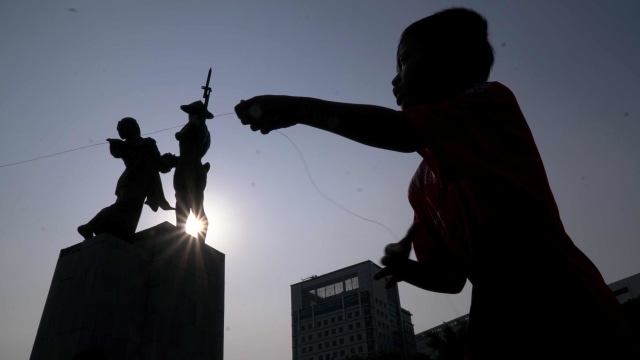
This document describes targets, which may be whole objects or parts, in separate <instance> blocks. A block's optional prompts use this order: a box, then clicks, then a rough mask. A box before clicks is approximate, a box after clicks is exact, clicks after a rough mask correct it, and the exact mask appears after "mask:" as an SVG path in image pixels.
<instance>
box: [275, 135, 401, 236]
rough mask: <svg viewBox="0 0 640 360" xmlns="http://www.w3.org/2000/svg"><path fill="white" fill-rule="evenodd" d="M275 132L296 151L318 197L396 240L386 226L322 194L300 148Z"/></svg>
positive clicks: (288, 138)
mask: <svg viewBox="0 0 640 360" xmlns="http://www.w3.org/2000/svg"><path fill="white" fill-rule="evenodd" d="M276 132H277V133H278V134H280V135H282V136H284V137H285V138H286V139H287V140H289V143H291V145H292V146H293V148H294V149H295V150H296V152H297V153H298V156H299V157H300V160H302V165H303V166H304V170H305V171H306V173H307V177H308V178H309V181H310V182H311V185H313V187H314V189H316V191H317V192H318V194H320V196H322V197H323V198H324V199H325V200H327V201H328V202H330V203H332V204H333V205H334V206H336V207H338V208H340V209H342V210H343V211H345V212H347V213H349V214H351V215H353V216H355V217H357V218H359V219H361V220H364V221H368V222H372V223H374V224H377V225H379V226H381V227H382V228H384V229H385V230H387V232H389V234H391V236H393V238H394V239H398V235H396V234H395V233H394V232H393V231H392V230H391V229H390V228H389V227H388V226H386V225H385V224H383V223H381V222H378V221H375V220H371V219H368V218H366V217H364V216H361V215H358V214H356V213H355V212H353V211H351V210H349V209H347V208H346V207H345V206H344V205H342V204H340V203H339V202H337V201H335V200H333V199H332V198H330V197H329V196H327V195H326V194H325V193H324V192H322V190H320V188H319V187H318V185H317V184H316V182H315V181H314V180H313V176H312V175H311V171H310V170H309V166H308V165H307V161H306V160H305V158H304V155H302V151H300V148H298V146H297V145H296V143H295V142H294V141H293V140H291V138H290V137H288V136H287V135H285V134H284V133H283V132H281V131H279V130H276Z"/></svg>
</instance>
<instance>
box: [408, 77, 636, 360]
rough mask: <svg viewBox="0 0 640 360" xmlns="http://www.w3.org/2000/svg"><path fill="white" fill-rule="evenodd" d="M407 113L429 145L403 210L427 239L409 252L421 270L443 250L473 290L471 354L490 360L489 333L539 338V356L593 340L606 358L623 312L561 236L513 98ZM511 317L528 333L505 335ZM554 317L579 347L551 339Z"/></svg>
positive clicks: (490, 95)
mask: <svg viewBox="0 0 640 360" xmlns="http://www.w3.org/2000/svg"><path fill="white" fill-rule="evenodd" d="M405 114H406V115H407V116H408V117H409V118H410V120H411V121H412V123H413V124H414V126H415V128H416V131H417V132H418V133H419V134H420V136H421V137H422V138H423V139H424V140H425V143H426V144H428V145H427V147H426V148H424V149H421V150H420V151H418V152H419V154H420V155H421V156H422V158H423V160H422V163H421V164H420V166H419V167H418V169H417V171H416V173H415V175H414V177H413V179H412V180H411V184H410V186H409V201H410V203H411V206H412V207H413V209H414V213H415V222H418V223H420V224H422V225H423V227H424V228H426V229H427V230H429V231H426V233H427V234H430V235H428V236H424V237H422V238H418V239H415V240H414V242H413V245H414V251H415V253H416V257H417V259H418V261H419V262H420V261H425V259H426V258H427V254H428V253H429V250H430V249H433V248H434V247H440V248H442V247H444V248H446V249H448V250H449V251H451V252H452V253H453V255H454V258H455V259H456V260H455V261H457V262H459V265H460V266H462V267H463V268H464V270H465V273H466V275H467V278H468V279H469V280H470V281H471V283H472V284H473V290H472V302H471V310H470V323H469V326H470V327H469V331H470V334H469V336H470V340H469V346H470V352H469V353H470V354H471V355H473V356H478V357H479V358H484V356H490V355H491V356H493V357H495V356H496V355H497V353H496V348H495V345H496V344H495V338H493V340H491V339H490V338H489V337H491V336H495V333H494V332H493V331H492V330H495V331H500V335H499V336H498V337H502V338H504V339H505V341H507V342H508V343H510V344H512V345H513V346H514V347H516V348H518V347H529V346H531V343H530V342H531V341H532V338H535V337H536V336H540V333H541V332H545V333H546V334H547V337H548V338H549V340H548V343H546V344H545V345H544V347H545V348H548V349H552V348H553V346H556V345H557V346H565V349H566V351H567V353H571V354H572V355H575V354H576V353H574V352H575V347H576V344H577V343H579V342H581V341H589V339H591V338H592V337H593V336H595V337H596V338H597V337H598V336H600V337H601V338H602V339H601V341H603V342H604V343H603V347H602V349H603V351H605V350H606V348H607V347H609V346H613V343H614V342H615V341H616V340H611V341H612V342H609V343H607V341H608V340H605V339H604V338H605V337H606V336H605V335H603V334H602V331H604V330H603V329H605V328H607V330H606V331H608V333H610V334H612V333H615V334H617V335H615V336H613V335H612V337H613V339H615V338H621V337H622V335H620V334H622V333H623V330H620V332H617V331H616V330H615V329H616V328H622V326H619V323H620V322H622V320H620V314H621V312H620V311H621V309H620V306H619V304H618V303H617V300H616V299H615V297H614V296H613V294H612V293H611V291H610V290H609V288H608V286H607V285H606V283H605V282H604V280H603V278H602V276H601V275H600V272H599V271H598V269H597V268H596V267H595V265H594V264H593V263H592V262H591V261H590V260H589V259H588V258H587V257H586V256H585V255H584V254H583V253H582V252H581V251H580V250H579V249H578V248H577V247H576V246H575V245H574V244H573V242H572V240H571V239H570V238H569V236H568V235H567V234H566V232H565V230H564V227H563V225H562V221H561V219H560V214H559V211H558V207H557V205H556V202H555V199H554V197H553V194H552V191H551V188H550V186H549V183H548V180H547V176H546V172H545V169H544V166H543V163H542V160H541V158H540V155H539V153H538V150H537V147H536V144H535V142H534V139H533V136H532V134H531V131H530V129H529V126H528V125H527V122H526V120H525V118H524V116H523V114H522V112H521V110H520V107H519V105H518V102H517V100H516V98H515V96H514V95H513V93H512V92H511V91H510V90H509V89H508V88H507V87H505V86H504V85H502V84H500V83H497V82H492V83H482V84H479V85H476V86H474V87H472V88H470V89H468V90H467V91H465V92H464V93H462V94H460V95H459V96H457V97H455V98H453V99H451V100H449V101H447V102H445V103H441V104H436V105H422V106H418V107H415V108H411V109H408V110H406V111H405ZM514 316H517V317H518V319H519V320H518V321H519V322H523V323H525V324H526V325H524V326H523V328H524V330H523V329H522V328H521V329H519V330H518V332H516V333H514V334H508V331H509V330H507V329H506V328H505V326H506V327H508V325H506V324H508V323H509V322H510V321H512V319H513V317H514ZM560 318H561V319H562V321H563V323H567V322H569V323H571V326H570V327H569V330H568V331H569V334H571V333H575V334H576V335H575V338H571V336H567V328H566V327H565V328H563V329H562V331H558V332H557V333H554V330H549V324H550V323H553V322H556V321H558V320H559V319H560ZM601 327H602V328H601ZM612 329H613V330H612ZM505 332H507V333H506V334H505ZM595 334H598V335H595ZM485 337H487V338H485ZM527 337H529V338H528V339H527ZM571 339H573V340H575V341H574V342H572V340H571ZM607 339H608V338H607ZM594 341H595V340H594ZM490 344H492V345H490ZM550 344H554V345H553V346H552V345H550ZM618 345H619V344H618ZM592 350H593V351H595V352H596V353H597V349H592ZM560 353H562V352H560Z"/></svg>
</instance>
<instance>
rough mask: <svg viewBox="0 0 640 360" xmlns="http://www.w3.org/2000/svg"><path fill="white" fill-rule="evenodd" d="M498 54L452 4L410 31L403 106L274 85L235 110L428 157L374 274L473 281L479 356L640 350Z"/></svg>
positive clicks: (473, 352)
mask: <svg viewBox="0 0 640 360" xmlns="http://www.w3.org/2000/svg"><path fill="white" fill-rule="evenodd" d="M493 60H494V59H493V49H492V47H491V45H490V44H489V42H488V39H487V23H486V20H485V19H484V18H483V17H482V16H481V15H479V14H477V13H476V12H474V11H472V10H468V9H464V8H452V9H447V10H444V11H441V12H438V13H436V14H433V15H431V16H429V17H426V18H424V19H422V20H420V21H417V22H415V23H414V24H412V25H411V26H409V27H408V28H407V29H406V30H405V31H404V32H403V34H402V36H401V39H400V43H399V46H398V52H397V75H396V76H395V78H394V79H393V81H392V85H393V93H394V95H395V97H396V99H397V104H398V105H399V106H400V107H401V108H402V111H395V110H391V109H387V108H382V107H378V106H371V105H356V104H345V103H335V102H329V101H323V100H318V99H311V98H300V97H289V96H273V95H265V96H258V97H255V98H252V99H250V100H247V101H242V102H241V103H240V104H238V105H237V106H236V113H237V114H238V117H239V118H240V119H241V120H242V122H243V124H249V125H250V126H251V129H252V130H254V131H257V130H260V131H261V132H262V133H265V134H266V133H268V132H270V131H271V130H273V129H278V128H282V127H287V126H291V125H294V124H298V123H300V124H305V125H309V126H313V127H316V128H319V129H323V130H327V131H330V132H333V133H335V134H338V135H342V136H345V137H347V138H349V139H352V140H355V141H358V142H360V143H363V144H366V145H370V146H375V147H378V148H384V149H389V150H395V151H402V152H414V151H417V152H418V153H419V154H420V155H421V156H422V158H423V160H422V163H421V164H420V165H419V167H418V169H417V171H416V173H415V175H414V177H413V179H412V180H411V183H410V186H409V201H410V203H411V206H412V207H413V209H414V213H415V216H414V223H413V225H412V226H411V228H410V229H409V231H408V232H407V235H406V237H405V238H404V239H402V240H401V241H400V242H399V243H397V244H391V245H389V246H387V248H386V250H385V252H386V253H385V256H384V257H383V259H382V263H383V265H385V266H386V267H385V268H384V269H383V270H382V271H381V272H379V273H378V274H376V278H377V279H381V278H385V279H387V280H388V282H387V286H393V285H394V284H395V283H397V282H398V281H406V282H409V283H411V284H413V285H415V286H418V287H420V288H423V289H426V290H430V291H435V292H441V293H458V292H460V291H462V289H463V287H464V286H465V284H466V281H467V279H468V280H469V281H470V282H471V284H472V285H473V288H472V299H471V308H470V312H469V316H470V317H469V323H468V334H469V342H468V344H467V356H468V358H469V359H523V358H530V359H545V358H558V359H592V358H598V359H627V358H629V359H630V358H634V359H640V357H637V356H638V354H637V352H634V351H636V349H634V344H633V343H632V342H631V338H630V332H629V329H628V324H627V322H626V319H625V317H624V315H623V312H622V307H621V306H620V304H619V303H618V301H617V300H616V298H615V296H614V295H613V294H612V292H611V290H610V289H609V288H608V286H607V285H606V283H605V282H604V280H603V278H602V276H601V275H600V273H599V271H598V269H597V268H596V267H595V266H594V264H593V263H592V262H591V261H590V260H589V259H588V258H587V257H586V256H585V255H584V254H583V253H582V252H581V251H580V250H579V249H578V248H577V247H576V246H575V245H574V244H573V242H572V240H571V239H570V238H569V236H568V235H567V234H566V232H565V230H564V228H563V224H562V221H561V219H560V215H559V212H558V208H557V206H556V203H555V200H554V197H553V194H552V192H551V188H550V187H549V183H548V180H547V176H546V173H545V169H544V167H543V163H542V160H541V158H540V155H539V153H538V150H537V147H536V145H535V143H534V140H533V137H532V134H531V131H530V130H529V127H528V125H527V123H526V121H525V118H524V116H523V114H522V112H521V110H520V108H519V106H518V103H517V101H516V98H515V97H514V95H513V94H512V92H511V91H510V90H509V89H508V88H507V87H505V86H504V85H502V84H500V83H498V82H487V79H488V77H489V73H490V70H491V67H492V65H493ZM411 244H412V245H413V249H414V251H415V254H416V258H417V261H414V260H411V259H409V253H410V251H411Z"/></svg>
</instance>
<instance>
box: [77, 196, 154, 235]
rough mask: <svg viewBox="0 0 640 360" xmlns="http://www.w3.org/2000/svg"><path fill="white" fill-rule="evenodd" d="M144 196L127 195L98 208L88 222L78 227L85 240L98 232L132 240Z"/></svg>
mask: <svg viewBox="0 0 640 360" xmlns="http://www.w3.org/2000/svg"><path fill="white" fill-rule="evenodd" d="M143 202H144V196H142V197H140V196H139V197H129V198H127V199H126V200H122V199H118V200H116V202H115V203H114V204H112V205H110V206H107V207H106V208H104V209H102V210H100V212H98V213H97V214H96V216H94V217H93V219H91V220H90V221H89V222H88V223H86V224H84V225H81V226H79V227H78V232H79V233H80V235H82V236H83V237H84V239H85V240H87V239H89V238H91V237H93V236H94V235H98V234H100V233H109V234H111V235H114V236H117V237H119V238H121V239H123V240H126V241H133V237H134V235H135V231H136V227H137V226H138V221H139V220H140V214H141V213H142V206H143Z"/></svg>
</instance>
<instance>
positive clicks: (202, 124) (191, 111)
mask: <svg viewBox="0 0 640 360" xmlns="http://www.w3.org/2000/svg"><path fill="white" fill-rule="evenodd" d="M180 109H182V111H184V112H185V113H187V114H188V116H189V121H188V122H187V124H186V125H185V126H184V127H183V128H182V129H181V130H180V131H178V132H177V133H176V140H178V143H179V149H180V154H179V156H176V155H173V154H170V153H166V154H164V155H163V158H164V159H165V161H166V162H167V163H168V164H169V166H171V167H175V172H174V174H173V187H174V189H175V191H176V226H178V227H180V228H185V226H186V224H187V218H188V216H189V212H191V213H193V215H194V216H195V217H196V218H197V219H198V220H199V221H200V223H201V230H200V233H199V234H198V239H199V240H200V241H201V242H204V240H205V238H206V236H207V229H208V227H209V221H208V219H207V215H206V214H205V212H204V189H205V187H206V186H207V173H208V172H209V167H210V166H209V163H204V164H203V163H202V157H203V156H204V155H205V154H206V153H207V151H208V150H209V146H210V145H211V135H210V134H209V129H208V128H207V124H206V120H207V119H213V114H212V113H210V112H209V111H208V110H207V108H206V105H205V104H203V103H202V101H195V102H193V103H191V104H188V105H182V106H180Z"/></svg>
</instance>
